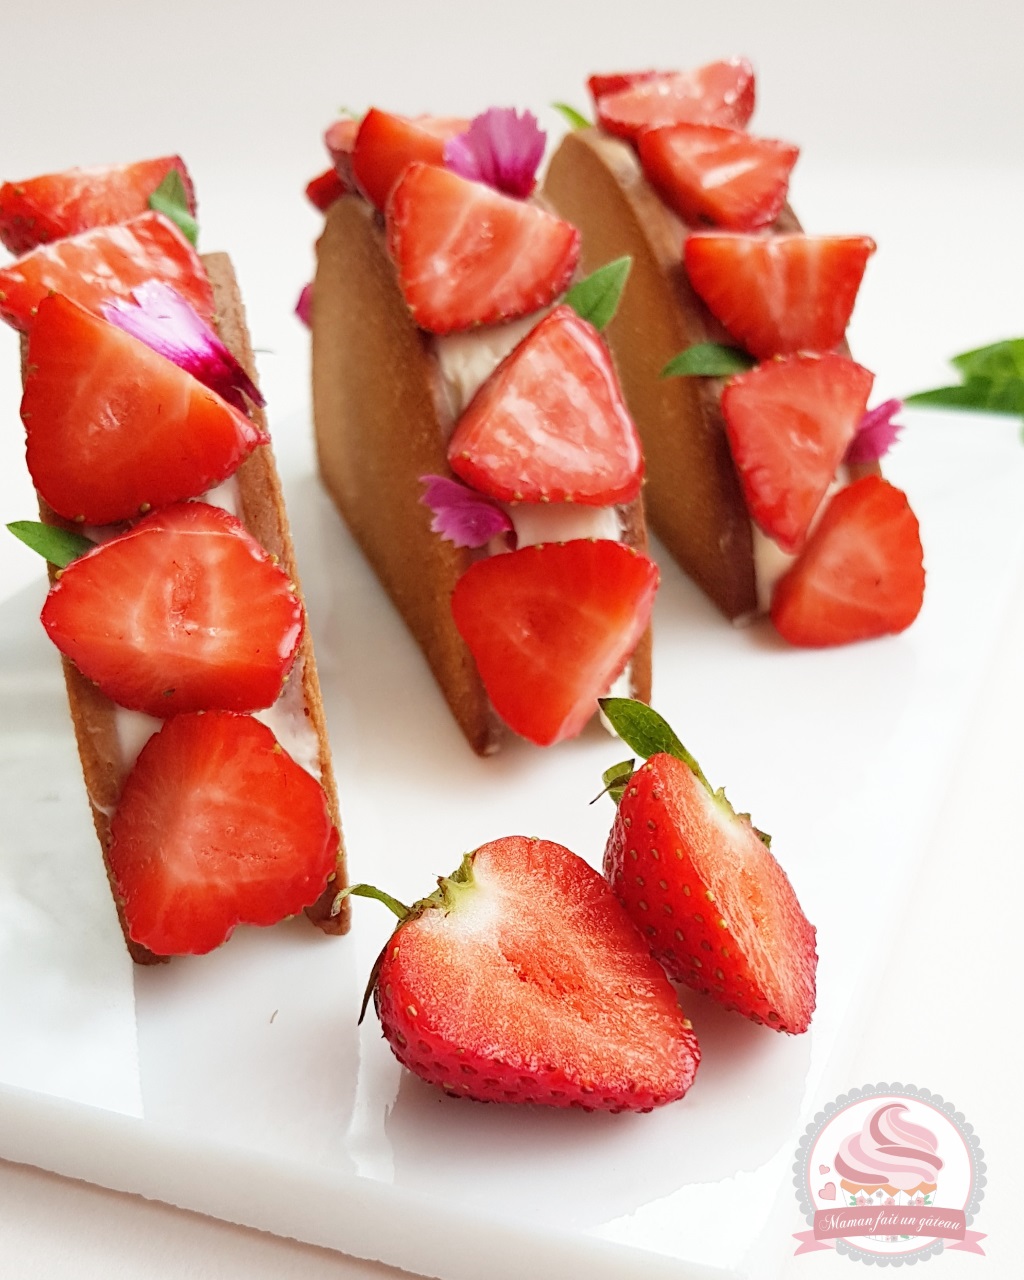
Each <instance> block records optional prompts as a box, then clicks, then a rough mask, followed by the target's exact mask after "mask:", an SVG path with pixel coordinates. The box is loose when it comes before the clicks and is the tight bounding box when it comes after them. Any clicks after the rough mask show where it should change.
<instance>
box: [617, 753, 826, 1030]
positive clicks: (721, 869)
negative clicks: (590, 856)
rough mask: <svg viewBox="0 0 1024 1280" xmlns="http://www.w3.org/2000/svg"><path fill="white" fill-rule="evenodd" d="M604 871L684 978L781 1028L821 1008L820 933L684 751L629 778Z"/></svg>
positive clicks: (794, 1026) (760, 844)
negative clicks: (816, 933) (818, 995)
mask: <svg viewBox="0 0 1024 1280" xmlns="http://www.w3.org/2000/svg"><path fill="white" fill-rule="evenodd" d="M604 870H605V875H606V876H607V877H608V880H609V881H610V883H611V885H612V888H613V889H614V891H615V894H616V896H617V897H618V899H619V901H620V902H621V903H622V905H623V906H624V907H625V908H626V910H627V911H628V913H629V915H630V917H631V918H632V920H633V921H634V922H635V923H636V924H637V925H638V926H639V927H640V928H641V929H643V931H644V933H645V934H646V936H647V941H648V944H649V945H650V947H651V950H652V951H653V953H654V955H655V956H656V957H657V958H658V959H659V960H660V961H661V962H662V964H663V965H664V966H665V968H666V969H667V970H668V974H669V976H670V977H672V978H675V980H676V981H677V982H685V983H687V984H688V985H689V986H691V987H694V988H695V989H696V990H697V991H703V992H705V993H706V994H708V995H710V996H712V997H713V998H714V999H715V1000H718V1001H720V1002H721V1003H723V1004H724V1005H726V1007H727V1008H730V1009H736V1010H738V1011H739V1012H740V1013H742V1014H744V1015H745V1016H746V1017H748V1018H753V1020H754V1021H755V1022H763V1023H764V1024H765V1025H766V1026H769V1027H773V1028H774V1029H775V1030H776V1031H788V1032H790V1033H792V1034H796V1033H799V1032H802V1031H806V1030H807V1026H808V1024H809V1023H810V1020H811V1014H812V1013H813V1012H814V1003H815V970H816V967H817V955H816V954H815V949H814V928H813V926H812V925H810V924H808V922H807V918H806V917H805V916H804V913H803V911H801V909H800V903H799V902H798V901H797V897H796V894H795V893H794V892H793V886H792V885H791V884H790V883H789V880H788V879H787V877H786V873H785V872H784V871H783V870H782V868H781V867H780V866H779V864H778V863H777V862H776V860H775V858H774V857H772V854H771V852H770V851H769V850H768V848H767V846H766V845H765V843H764V841H763V840H762V838H761V837H760V835H759V833H758V832H757V831H755V829H754V828H753V827H752V826H751V823H750V819H749V818H748V817H747V816H746V815H745V814H744V815H737V814H736V813H734V812H733V809H732V807H731V806H730V805H729V803H728V801H727V800H726V799H725V797H724V795H723V794H722V793H721V792H718V793H713V792H712V791H711V789H710V787H709V786H708V785H707V783H706V782H705V781H704V779H703V775H701V776H700V777H698V776H697V774H695V773H694V770H693V769H692V768H691V767H690V766H689V765H687V764H686V763H684V762H683V761H682V760H680V759H677V758H676V757H675V756H673V755H665V754H658V755H653V756H651V758H650V759H649V760H648V761H647V763H646V764H645V765H643V766H642V768H640V769H638V770H637V771H636V773H634V774H633V776H632V777H631V778H630V779H629V781H628V782H627V783H626V785H625V790H624V791H623V793H622V798H621V800H620V801H619V808H618V812H617V814H616V816H615V822H614V824H613V826H612V830H611V834H610V835H609V837H608V845H607V848H606V849H605V855H604Z"/></svg>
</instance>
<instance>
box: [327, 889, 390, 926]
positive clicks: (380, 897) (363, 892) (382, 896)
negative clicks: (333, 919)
mask: <svg viewBox="0 0 1024 1280" xmlns="http://www.w3.org/2000/svg"><path fill="white" fill-rule="evenodd" d="M348 897H355V898H376V900H377V901H378V902H383V903H384V905H385V906H386V907H387V908H388V909H389V910H391V911H393V912H394V913H395V915H396V916H398V918H399V920H404V919H405V917H406V916H407V915H408V914H409V908H408V907H407V906H405V904H404V903H401V902H399V901H398V899H397V898H393V897H392V896H391V894H390V893H385V892H384V890H383V889H378V888H377V887H376V886H375V885H372V884H350V885H349V886H348V888H347V889H342V891H341V892H340V893H339V894H338V896H337V897H336V898H335V899H334V902H335V905H336V906H337V905H340V904H341V901H342V899H343V898H348ZM335 914H336V913H335Z"/></svg>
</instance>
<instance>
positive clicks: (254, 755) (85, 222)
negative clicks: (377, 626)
mask: <svg viewBox="0 0 1024 1280" xmlns="http://www.w3.org/2000/svg"><path fill="white" fill-rule="evenodd" d="M162 209H166V210H168V211H169V212H170V213H171V215H172V216H173V217H174V218H175V219H176V220H177V222H178V223H179V225H175V222H174V221H171V220H169V218H168V217H166V216H165V214H164V212H161V210H162ZM194 212H195V205H194V197H193V195H192V188H191V183H190V182H189V181H188V179H187V173H186V171H185V170H184V166H183V165H182V163H181V161H180V160H178V159H177V158H173V159H170V160H165V161H154V162H145V163H144V164H142V165H131V166H125V167H112V168H109V169H102V170H75V171H71V172H69V173H65V174H54V175H46V176H45V177H43V178H39V179H33V180H31V181H29V182H24V183H17V184H7V185H6V186H4V187H3V188H2V189H0V234H2V235H3V237H4V239H5V241H6V243H7V244H8V245H9V246H11V247H12V248H14V249H15V250H17V251H20V252H21V255H22V256H20V257H19V258H17V259H16V260H15V261H13V262H11V263H9V264H8V265H6V266H4V267H3V268H0V310H2V312H3V315H4V318H5V319H7V320H8V321H9V322H10V323H11V324H12V325H13V326H14V327H15V328H17V329H19V330H20V331H21V333H22V341H23V348H22V352H23V381H24V397H23V400H22V419H23V421H24V424H25V429H26V451H27V461H28V465H29V470H30V472H31V474H32V478H33V481H34V483H35V485H36V489H37V491H38V494H39V500H40V514H41V517H42V518H41V521H40V522H30V521H26V522H21V523H19V524H17V525H16V526H14V528H15V531H17V532H19V534H20V536H22V538H23V539H24V540H25V541H26V542H28V543H29V544H30V545H32V546H33V547H34V548H35V549H36V550H38V551H40V552H41V553H42V554H43V555H44V556H45V557H46V558H47V560H48V561H49V562H50V565H51V583H52V585H51V589H50V593H49V595H48V597H47V600H46V603H45V605H44V609H43V624H44V626H45V628H46V630H47V632H48V634H49V635H50V637H51V639H52V640H53V641H54V643H55V644H56V645H57V647H58V648H59V650H60V651H61V653H62V654H63V655H64V672H65V677H66V683H67V690H68V698H69V704H70V709H71V715H72V719H73V721H74V727H75V732H76V737H77V741H78V749H79V754H80V757H81V762H82V769H83V774H84V778H85V783H86V788H87V792H88V797H89V800H90V803H91V807H92V816H93V820H94V823H95V827H96V832H97V835H98V837H99V840H100V845H101V848H102V850H103V856H104V859H105V862H106V866H107V871H108V875H109V878H110V881H111V887H112V890H113V893H114V896H115V901H116V903H117V907H118V913H119V916H120V920H121V924H122V927H123V929H124V933H125V938H126V941H127V943H128V947H129V949H130V951H131V953H132V956H133V957H134V959H135V960H137V961H139V962H143V963H148V962H152V961H154V960H158V959H162V958H165V957H167V956H169V955H175V954H183V953H201V952H205V951H209V950H210V949H211V948H212V947H214V946H216V945H219V943H220V942H222V941H224V940H225V938H226V937H227V936H229V935H230V933H231V932H232V930H233V929H234V928H235V927H236V926H237V925H238V924H240V923H248V924H259V925H267V924H271V923H275V922H276V921H278V920H280V919H283V918H285V917H286V916H290V915H294V914H296V913H297V912H300V911H302V910H305V911H306V913H307V915H308V916H309V917H310V919H311V920H312V921H313V922H314V923H315V924H316V925H318V926H319V927H320V928H321V929H324V930H325V931H328V932H342V931H343V930H344V929H345V928H346V927H347V918H348V917H347V911H346V905H347V904H346V903H344V902H342V901H341V900H340V898H339V892H340V890H341V888H342V887H343V886H344V884H345V877H344V853H343V849H342V845H341V838H340V827H339V819H338V805H337V793H336V788H335V782H334V776H333V772H332V768H331V758H330V752H329V748H328V744H327V735H326V726H325V720H324V713H323V706H322V702H321V697H320V689H319V684H318V680H317V673H316V663H315V659H314V655H313V648H312V642H311V638H310V633H309V628H308V626H307V625H306V619H305V608H304V603H303V599H302V593H301V588H300V586H299V580H298V574H297V570H296V565H295V557H294V552H293V548H292V542H291V537H290V534H289V529H288V521H287V516H286V513H285V509H284V503H283V499H282V494H281V487H280V484H279V481H278V477H277V472H276V468H275V465H274V459H273V455H272V453H271V450H270V443H269V436H268V433H267V423H266V418H265V416H264V413H263V398H262V396H261V395H260V392H259V390H258V388H257V386H256V383H255V368H254V361H253V353H252V348H251V345H250V341H249V336H248V333H247V330H246V325H245V315H244V310H243V307H242V301H241V297H240V295H239V291H238V287H237V284H236V281H235V277H234V274H233V272H232V269H231V264H230V262H229V260H228V259H227V257H226V256H225V255H224V254H211V255H207V256H205V257H204V258H202V259H200V258H199V257H198V255H197V254H196V252H195V250H194V248H193V247H192V244H191V243H190V241H189V239H188V238H187V237H186V235H185V234H183V231H182V230H181V229H180V227H184V228H185V229H186V230H187V231H194ZM33 235H35V237H36V238H35V242H33ZM214 323H215V325H216V330H214V329H213V328H212V327H211V325H212V324H214Z"/></svg>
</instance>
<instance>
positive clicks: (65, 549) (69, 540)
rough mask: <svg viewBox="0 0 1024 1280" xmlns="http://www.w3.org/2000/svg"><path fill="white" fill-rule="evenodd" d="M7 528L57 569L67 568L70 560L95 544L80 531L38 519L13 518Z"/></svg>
mask: <svg viewBox="0 0 1024 1280" xmlns="http://www.w3.org/2000/svg"><path fill="white" fill-rule="evenodd" d="M7 528H8V529H9V530H10V531H11V533H13V534H14V536H15V537H16V538H20V539H21V541H22V542H24V544H25V546H26V547H31V548H32V550H33V551H38V552H39V554H40V555H41V556H42V557H43V559H44V560H49V562H50V564H55V565H56V566H57V568H58V569H65V568H67V566H68V565H69V564H70V563H71V561H72V560H77V559H78V557H79V556H80V555H83V554H84V553H85V552H86V551H91V550H92V549H93V547H94V546H95V545H96V544H95V543H94V542H90V541H89V539H88V538H83V537H82V535H81V534H80V533H70V532H69V531H68V530H67V529H60V528H58V527H57V526H56V525H52V524H43V523H42V522H41V521H39V520H15V521H13V522H12V523H11V524H9V525H8V526H7Z"/></svg>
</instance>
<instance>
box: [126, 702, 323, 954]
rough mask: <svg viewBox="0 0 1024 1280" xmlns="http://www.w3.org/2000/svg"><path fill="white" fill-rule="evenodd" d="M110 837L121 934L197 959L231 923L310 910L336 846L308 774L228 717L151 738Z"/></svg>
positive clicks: (195, 721) (179, 725) (214, 714)
mask: <svg viewBox="0 0 1024 1280" xmlns="http://www.w3.org/2000/svg"><path fill="white" fill-rule="evenodd" d="M110 832H111V844H110V852H109V855H108V857H109V862H110V872H111V877H112V879H113V881H114V885H115V888H116V891H117V894H118V897H119V898H120V899H121V901H122V902H123V905H124V915H125V920H126V922H127V925H128V932H129V935H130V936H131V938H132V939H133V940H134V941H135V942H138V943H141V945H142V946H144V947H148V948H149V950H150V951H152V952H154V953H155V954H156V955H160V956H171V955H202V954H204V953H205V952H207V951H212V950H213V948H214V947H217V946H220V944H221V943H222V942H224V941H225V939H226V938H228V937H230V935H231V933H232V932H233V931H234V929H235V926H236V925H239V924H255V925H270V924H276V923H277V922H278V921H279V920H283V919H285V917H286V916H292V915H295V914H296V913H297V912H299V911H301V910H302V909H303V907H308V906H310V905H311V904H312V903H313V902H315V901H316V900H317V898H318V897H319V896H320V894H321V893H322V892H323V891H324V888H325V887H326V885H327V881H328V879H329V877H330V876H331V874H332V873H333V872H334V870H335V862H336V858H337V850H338V843H339V837H338V830H337V828H336V827H335V826H334V824H333V822H332V821H331V818H330V814H329V813H328V808H327V800H326V797H325V796H324V791H323V788H322V787H321V786H320V784H319V783H318V782H317V781H316V779H315V778H314V777H313V776H312V775H311V774H309V773H307V772H306V770H305V769H303V768H302V767H301V765H298V764H296V763H295V761H294V760H293V759H292V758H291V756H289V755H288V754H287V752H285V751H284V750H283V748H282V747H281V745H280V744H279V743H278V741H277V739H276V738H275V737H274V735H273V734H272V733H271V731H270V730H269V729H268V728H267V727H266V725H264V724H261V723H260V722H259V721H258V720H255V719H253V717H252V716H240V715H235V714H233V713H232V712H230V711H206V712H202V713H198V714H195V715H182V716H175V717H174V719H172V720H168V721H167V723H166V724H165V725H164V726H163V728H162V729H161V730H160V731H159V733H155V734H154V735H153V736H152V737H151V738H150V739H149V741H148V742H147V743H146V745H145V746H144V747H143V748H142V752H141V753H140V755H139V758H138V760H137V761H136V763H135V767H134V768H133V769H132V771H131V773H130V774H129V775H128V778H127V779H126V781H125V784H124V790H123V791H122V793H121V798H120V800H119V802H118V806H117V809H116V810H115V812H114V816H113V818H112V819H111V823H110Z"/></svg>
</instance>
